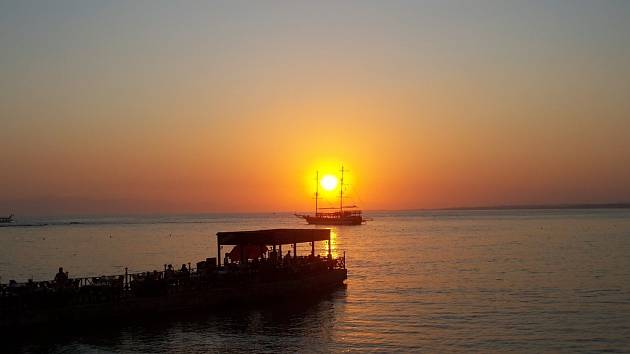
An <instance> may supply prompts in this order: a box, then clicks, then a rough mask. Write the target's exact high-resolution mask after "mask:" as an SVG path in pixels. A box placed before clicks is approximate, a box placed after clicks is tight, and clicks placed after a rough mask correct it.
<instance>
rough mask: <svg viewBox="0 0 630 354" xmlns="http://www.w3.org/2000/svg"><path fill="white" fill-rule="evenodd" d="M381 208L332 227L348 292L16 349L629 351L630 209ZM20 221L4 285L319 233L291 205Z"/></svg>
mask: <svg viewBox="0 0 630 354" xmlns="http://www.w3.org/2000/svg"><path fill="white" fill-rule="evenodd" d="M369 216H370V217H373V218H374V220H373V221H371V222H369V223H368V224H366V225H363V226H346V227H334V228H332V230H333V239H334V242H333V244H334V248H335V252H338V253H342V252H344V251H345V252H346V255H347V258H348V268H349V275H348V281H347V287H345V288H342V289H339V290H338V291H336V292H335V293H333V294H331V295H330V296H328V297H325V298H322V299H321V300H319V301H317V302H312V303H301V302H300V299H295V300H296V301H295V304H276V305H274V306H270V307H266V308H262V309H260V308H258V309H248V308H235V309H222V310H221V311H220V312H217V313H209V314H199V315H198V316H194V317H193V318H185V319H182V318H175V319H164V320H163V321H158V322H155V321H153V322H151V323H140V324H138V323H136V324H127V325H125V324H121V325H120V326H119V327H116V328H111V329H107V330H103V329H101V330H98V331H86V332H85V333H78V334H73V333H68V334H67V335H63V336H57V337H54V338H46V337H42V338H40V336H39V335H33V336H28V337H27V338H26V339H21V340H20V343H17V344H16V347H15V348H17V349H20V350H25V351H42V350H46V351H49V352H75V351H77V352H83V351H102V352H227V351H254V352H329V351H334V352H338V351H377V352H394V351H399V352H412V351H414V352H415V351H422V352H452V351H459V352H464V351H465V352H469V351H474V352H495V351H501V352H502V351H516V352H562V351H566V352H594V351H612V352H630V211H629V210H534V211H531V210H530V211H525V210H518V211H507V210H505V211H439V212H396V213H391V212H390V213H385V212H381V213H372V214H371V215H369ZM71 222H74V224H70V223H71ZM20 223H21V224H26V225H30V226H11V227H0V276H1V277H2V278H1V280H0V281H1V282H2V283H7V282H8V281H9V280H10V279H15V280H18V281H24V280H26V279H28V278H33V279H35V280H43V279H52V278H53V276H54V274H55V273H56V271H57V268H58V267H59V266H63V267H64V268H65V269H66V270H67V271H69V272H70V275H71V276H95V275H102V274H119V273H124V268H125V267H128V268H129V270H130V271H145V270H152V269H162V268H163V265H164V264H165V263H172V264H173V265H175V266H181V264H182V263H188V262H191V263H193V264H194V263H195V262H197V261H198V260H203V259H205V258H206V257H214V256H215V253H216V239H215V234H216V232H218V231H228V230H247V229H259V228H278V227H304V228H308V227H309V226H307V225H303V224H302V222H301V221H300V220H298V219H296V218H295V217H293V216H291V215H288V214H265V215H205V216H199V215H197V216H172V217H171V216H169V217H158V216H156V217H115V218H114V217H112V218H79V217H77V218H64V219H59V218H57V219H37V220H34V219H33V220H20ZM321 246H322V248H323V247H324V245H321ZM303 251H304V252H306V251H307V250H306V249H304V250H303ZM322 252H323V250H322ZM3 342H5V340H3Z"/></svg>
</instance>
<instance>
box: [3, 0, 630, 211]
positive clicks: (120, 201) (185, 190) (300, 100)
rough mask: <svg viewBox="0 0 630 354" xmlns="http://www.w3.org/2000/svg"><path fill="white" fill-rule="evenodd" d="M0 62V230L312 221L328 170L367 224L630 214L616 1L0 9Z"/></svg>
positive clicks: (622, 38) (627, 50)
mask: <svg viewBox="0 0 630 354" xmlns="http://www.w3.org/2000/svg"><path fill="white" fill-rule="evenodd" d="M0 48H1V53H0V78H1V79H0V122H1V126H0V149H1V150H2V162H1V164H0V216H2V215H3V214H9V213H12V212H13V213H16V214H25V215H26V214H44V215H45V214H58V213H188V212H195V213H196V212H221V211H226V212H250V211H297V210H308V209H310V208H311V206H312V202H313V200H312V192H313V188H314V186H313V183H312V182H313V178H314V175H315V171H316V170H318V169H319V170H330V171H332V172H333V173H334V172H336V170H338V169H339V168H340V167H341V164H342V163H343V165H344V166H345V167H346V168H347V169H348V170H349V171H350V172H349V173H348V182H349V184H350V189H351V190H352V191H353V197H354V198H355V201H356V202H357V203H359V204H360V205H361V206H362V207H363V208H365V209H372V210H375V209H414V208H442V207H450V206H473V205H497V204H532V203H535V204H544V203H605V202H620V201H621V202H627V201H630V2H628V1H546V2H545V1H535V2H533V1H520V2H516V1H434V2H433V1H357V2H352V1H330V2H329V1H313V2H306V1H286V2H275V1H225V2H196V1H190V2H174V1H54V2H53V1H41V2H31V1H0ZM351 194H352V193H351ZM333 199H334V198H333Z"/></svg>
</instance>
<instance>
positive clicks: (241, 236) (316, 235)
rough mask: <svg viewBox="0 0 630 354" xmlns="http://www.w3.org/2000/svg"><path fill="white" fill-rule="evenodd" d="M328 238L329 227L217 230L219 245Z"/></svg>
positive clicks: (325, 239)
mask: <svg viewBox="0 0 630 354" xmlns="http://www.w3.org/2000/svg"><path fill="white" fill-rule="evenodd" d="M328 240H330V230H329V229H270V230H255V231H231V232H217V244H218V245H286V244H292V243H302V242H312V241H328Z"/></svg>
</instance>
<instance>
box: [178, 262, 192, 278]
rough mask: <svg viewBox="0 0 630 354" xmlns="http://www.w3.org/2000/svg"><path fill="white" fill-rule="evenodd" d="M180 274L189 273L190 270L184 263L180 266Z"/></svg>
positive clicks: (186, 274)
mask: <svg viewBox="0 0 630 354" xmlns="http://www.w3.org/2000/svg"><path fill="white" fill-rule="evenodd" d="M179 271H180V272H181V273H182V274H184V275H185V276H188V275H190V271H189V270H188V268H187V267H186V264H182V268H181V269H180V270H179Z"/></svg>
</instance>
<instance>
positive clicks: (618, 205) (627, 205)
mask: <svg viewBox="0 0 630 354" xmlns="http://www.w3.org/2000/svg"><path fill="white" fill-rule="evenodd" d="M544 209H550V210H563V209H630V202H611V203H550V204H498V205H478V206H451V207H445V208H403V209H362V210H363V211H364V212H368V213H369V212H413V211H458V210H461V211H474V210H544ZM297 212H299V211H296V210H291V211H289V210H272V211H205V212H186V211H182V212H174V213H168V212H126V213H115V212H113V213H112V212H101V213H84V214H81V213H72V212H61V213H49V214H43V213H32V214H31V213H26V214H22V215H24V216H27V217H94V216H102V217H122V216H167V215H172V216H175V215H190V216H192V215H247V214H250V215H251V214H293V213H297ZM7 215H8V214H7ZM16 217H19V215H16Z"/></svg>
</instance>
